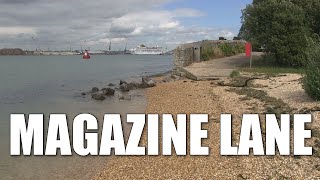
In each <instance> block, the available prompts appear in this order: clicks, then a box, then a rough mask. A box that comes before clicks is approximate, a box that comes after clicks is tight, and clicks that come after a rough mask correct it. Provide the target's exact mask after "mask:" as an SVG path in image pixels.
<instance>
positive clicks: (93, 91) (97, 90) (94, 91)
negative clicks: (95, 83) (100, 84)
mask: <svg viewBox="0 0 320 180" xmlns="http://www.w3.org/2000/svg"><path fill="white" fill-rule="evenodd" d="M91 92H92V93H96V92H99V88H97V87H93V88H92V90H91Z"/></svg>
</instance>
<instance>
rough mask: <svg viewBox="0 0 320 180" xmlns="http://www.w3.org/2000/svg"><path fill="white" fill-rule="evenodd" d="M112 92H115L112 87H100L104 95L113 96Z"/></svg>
mask: <svg viewBox="0 0 320 180" xmlns="http://www.w3.org/2000/svg"><path fill="white" fill-rule="evenodd" d="M114 93H115V90H114V89H111V88H103V89H102V94H103V95H105V96H113V95H114Z"/></svg>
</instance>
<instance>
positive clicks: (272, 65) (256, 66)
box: [240, 55, 305, 76]
mask: <svg viewBox="0 0 320 180" xmlns="http://www.w3.org/2000/svg"><path fill="white" fill-rule="evenodd" d="M240 71H244V72H252V73H264V74H268V75H271V76H274V75H278V74H284V73H296V74H304V73H305V69H304V68H303V67H288V66H281V65H278V64H277V62H276V59H275V57H274V56H273V55H263V56H262V57H261V58H260V59H254V61H253V68H249V64H246V65H244V66H242V67H241V68H240Z"/></svg>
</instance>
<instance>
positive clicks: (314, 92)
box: [303, 44, 320, 100]
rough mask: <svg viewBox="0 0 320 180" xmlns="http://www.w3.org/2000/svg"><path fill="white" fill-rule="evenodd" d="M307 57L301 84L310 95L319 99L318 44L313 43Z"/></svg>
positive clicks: (319, 50)
mask: <svg viewBox="0 0 320 180" xmlns="http://www.w3.org/2000/svg"><path fill="white" fill-rule="evenodd" d="M307 57H308V58H307V59H308V64H307V65H306V70H305V73H306V74H305V77H304V81H303V86H304V89H305V91H306V92H307V94H308V95H309V96H310V97H312V98H313V99H315V100H320V44H317V45H315V46H314V47H313V48H312V50H311V51H310V52H309V53H308V56H307Z"/></svg>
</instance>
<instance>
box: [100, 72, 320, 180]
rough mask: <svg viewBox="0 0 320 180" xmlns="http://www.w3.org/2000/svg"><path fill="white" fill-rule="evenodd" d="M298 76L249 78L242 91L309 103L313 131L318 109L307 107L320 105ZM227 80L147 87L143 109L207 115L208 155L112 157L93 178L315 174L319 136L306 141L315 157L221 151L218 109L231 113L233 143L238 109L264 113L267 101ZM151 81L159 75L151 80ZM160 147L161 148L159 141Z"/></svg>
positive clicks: (237, 128) (295, 108)
mask: <svg viewBox="0 0 320 180" xmlns="http://www.w3.org/2000/svg"><path fill="white" fill-rule="evenodd" d="M301 77H302V76H301V75H296V74H286V75H283V76H279V77H269V78H266V79H263V78H262V79H258V80H254V81H253V82H252V83H251V84H250V88H248V89H244V90H245V92H246V91H250V90H255V91H257V92H260V91H264V92H265V93H266V94H264V95H265V96H267V97H269V98H270V99H277V100H279V101H281V102H284V103H285V104H286V105H288V107H292V109H293V113H294V112H299V111H300V110H302V109H304V110H305V109H307V108H309V109H310V111H311V113H312V114H313V117H314V118H313V123H312V124H311V126H310V128H311V129H312V128H313V130H315V132H318V129H319V124H320V123H319V120H318V119H319V111H317V110H314V111H313V110H312V108H313V109H316V108H318V107H320V103H319V102H315V101H312V100H310V99H309V98H308V96H307V95H306V94H305V93H304V91H303V89H302V85H301V83H300V79H301ZM229 80H230V79H229V78H222V79H220V80H216V81H192V80H189V79H180V80H175V81H171V82H166V83H158V85H157V86H156V87H153V88H150V89H147V90H146V97H147V108H146V111H145V113H146V114H173V115H176V114H191V113H192V114H197V113H201V114H209V122H208V123H207V124H204V125H203V129H207V130H208V138H207V139H204V140H203V142H202V145H203V146H208V147H209V149H210V155H209V156H199V157H197V156H196V157H195V156H189V155H187V156H179V157H178V156H176V155H173V156H162V155H159V156H141V157H115V156H112V157H111V158H110V160H108V162H107V163H106V165H105V169H104V170H103V171H101V172H100V173H98V174H97V175H96V176H95V177H94V179H279V178H280V179H286V178H291V179H292V178H293V179H312V178H319V177H320V158H319V156H318V155H317V153H316V152H317V151H318V148H319V147H318V146H319V144H318V145H317V142H318V141H319V137H313V138H312V139H309V140H307V142H306V143H307V145H312V146H313V147H314V148H315V153H314V156H309V157H295V156H278V155H276V156H272V157H267V156H246V157H235V156H232V157H225V156H220V114H223V113H231V114H232V117H233V119H234V120H233V143H234V145H237V144H236V142H238V139H239V134H240V125H241V118H242V114H244V113H251V114H252V113H261V112H265V110H266V106H267V105H270V102H271V101H270V102H269V101H268V100H265V98H264V99H262V98H261V99H259V98H251V97H249V96H248V95H243V94H239V93H237V91H236V90H234V89H235V88H233V87H228V86H219V82H221V81H229ZM156 81H158V82H160V81H161V80H157V79H156ZM279 88H280V89H279ZM237 89H239V88H237ZM277 89H278V90H277ZM242 90H243V89H242ZM276 92H278V93H276ZM283 94H286V96H284V95H283ZM281 98H283V100H282V99H281ZM267 101H268V102H267ZM296 104H299V106H297V105H296ZM264 114H265V113H264ZM261 126H262V129H263V127H264V122H263V115H261ZM161 128H162V127H160V131H159V132H161ZM188 128H189V127H188ZM187 132H188V131H187ZM160 134H161V133H160ZM160 136H161V135H160ZM188 137H189V134H188ZM160 139H161V137H160ZM188 139H189V138H188ZM146 142H147V140H146V132H144V133H143V137H142V140H141V143H140V145H141V146H145V145H146V144H147V143H146ZM160 142H161V140H160ZM187 142H188V141H187ZM159 147H160V152H161V143H160V146H159ZM188 147H189V144H188ZM188 149H189V148H187V150H188ZM160 154H161V153H160Z"/></svg>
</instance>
